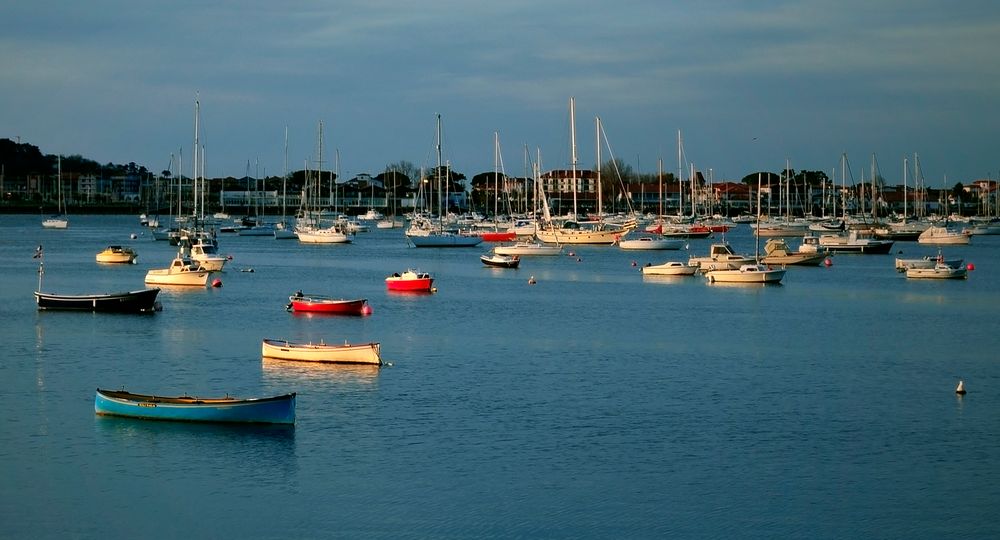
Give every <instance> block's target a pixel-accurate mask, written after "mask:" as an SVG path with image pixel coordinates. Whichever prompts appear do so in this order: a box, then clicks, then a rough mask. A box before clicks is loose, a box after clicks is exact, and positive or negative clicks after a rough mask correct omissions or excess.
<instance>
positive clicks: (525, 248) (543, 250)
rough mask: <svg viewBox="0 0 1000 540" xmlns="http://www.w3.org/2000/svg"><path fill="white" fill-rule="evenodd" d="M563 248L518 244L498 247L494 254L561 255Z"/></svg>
mask: <svg viewBox="0 0 1000 540" xmlns="http://www.w3.org/2000/svg"><path fill="white" fill-rule="evenodd" d="M562 249H563V248H562V246H560V245H558V244H555V245H549V244H542V243H540V242H516V243H514V244H512V245H509V246H496V247H494V248H493V253H496V254H497V255H519V256H524V255H529V256H530V255H559V254H560V253H562Z"/></svg>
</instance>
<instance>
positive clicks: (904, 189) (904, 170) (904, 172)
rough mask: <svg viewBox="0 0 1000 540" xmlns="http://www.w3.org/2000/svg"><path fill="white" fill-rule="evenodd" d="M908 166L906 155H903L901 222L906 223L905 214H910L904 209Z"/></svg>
mask: <svg viewBox="0 0 1000 540" xmlns="http://www.w3.org/2000/svg"><path fill="white" fill-rule="evenodd" d="M909 168H910V165H909V163H907V157H906V156H903V223H906V219H907V216H909V215H910V214H909V212H907V209H906V173H907V169H909Z"/></svg>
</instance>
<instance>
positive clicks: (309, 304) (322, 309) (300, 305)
mask: <svg viewBox="0 0 1000 540" xmlns="http://www.w3.org/2000/svg"><path fill="white" fill-rule="evenodd" d="M286 309H287V310H289V311H294V312H300V311H301V312H307V313H334V314H338V315H370V314H371V312H372V309H371V306H369V305H368V300H367V299H365V298H356V299H346V298H333V297H331V296H324V295H321V294H302V291H299V292H296V293H295V294H293V295H291V296H289V297H288V305H287V306H286Z"/></svg>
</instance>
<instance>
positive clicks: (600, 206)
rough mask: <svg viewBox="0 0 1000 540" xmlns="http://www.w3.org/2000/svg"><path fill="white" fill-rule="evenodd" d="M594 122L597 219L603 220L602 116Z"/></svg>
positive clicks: (595, 118) (597, 117) (596, 117)
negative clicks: (595, 130) (595, 129)
mask: <svg viewBox="0 0 1000 540" xmlns="http://www.w3.org/2000/svg"><path fill="white" fill-rule="evenodd" d="M594 124H595V126H596V128H597V137H596V139H595V140H596V141H597V152H596V153H595V155H596V156H597V220H598V221H601V220H602V219H603V215H604V206H603V204H602V201H601V199H602V193H601V169H602V167H601V117H600V116H595V117H594Z"/></svg>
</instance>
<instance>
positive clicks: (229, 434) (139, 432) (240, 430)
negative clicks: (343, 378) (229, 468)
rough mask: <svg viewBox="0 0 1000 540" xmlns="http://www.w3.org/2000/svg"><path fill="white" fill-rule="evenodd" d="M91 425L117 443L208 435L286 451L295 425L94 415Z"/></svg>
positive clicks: (220, 439)
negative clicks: (280, 448) (181, 420)
mask: <svg viewBox="0 0 1000 540" xmlns="http://www.w3.org/2000/svg"><path fill="white" fill-rule="evenodd" d="M94 427H95V429H96V431H97V433H99V434H101V435H105V436H110V437H115V438H117V439H118V442H125V441H126V440H136V441H152V440H155V439H157V438H160V437H177V438H178V439H189V440H190V439H207V438H211V439H212V440H214V441H216V442H225V441H237V442H243V441H246V440H247V439H252V440H253V441H254V442H255V443H265V444H271V445H274V446H275V449H278V447H285V448H284V449H285V450H291V449H292V446H294V444H295V425H294V424H238V423H212V422H173V421H166V420H143V419H139V418H126V417H121V416H105V415H100V414H95V415H94Z"/></svg>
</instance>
